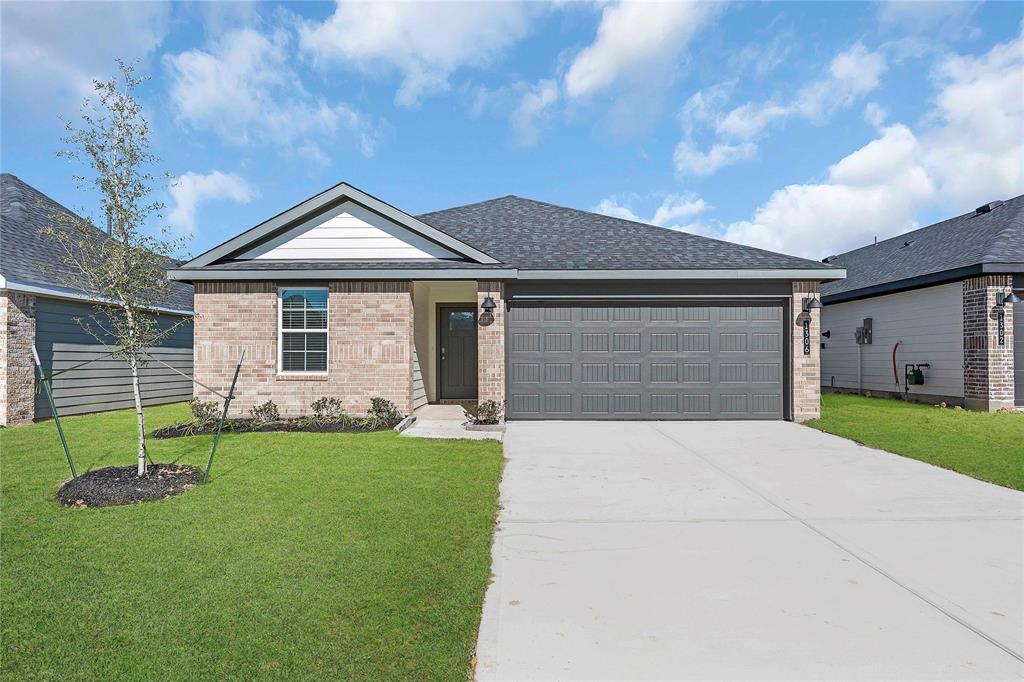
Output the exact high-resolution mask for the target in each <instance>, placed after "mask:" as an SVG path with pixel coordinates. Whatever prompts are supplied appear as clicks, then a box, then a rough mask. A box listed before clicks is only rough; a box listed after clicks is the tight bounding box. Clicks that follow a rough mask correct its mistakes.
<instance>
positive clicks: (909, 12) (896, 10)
mask: <svg viewBox="0 0 1024 682" xmlns="http://www.w3.org/2000/svg"><path fill="white" fill-rule="evenodd" d="M979 4H980V3H977V2H950V1H949V0H939V1H937V2H931V1H926V0H888V2H881V3H878V20H879V22H880V23H881V24H882V25H883V26H886V27H896V28H900V29H902V30H905V31H911V32H926V31H931V32H933V33H934V31H935V29H936V28H938V27H943V28H945V27H949V28H952V27H953V26H952V25H955V26H956V28H958V29H962V28H963V26H964V25H965V24H966V23H967V21H968V19H969V18H970V15H971V14H973V13H974V11H975V9H977V7H978V5H979ZM944 25H945V26H944ZM943 32H945V31H943Z"/></svg>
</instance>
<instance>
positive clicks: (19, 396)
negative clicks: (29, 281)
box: [0, 291, 36, 426]
mask: <svg viewBox="0 0 1024 682" xmlns="http://www.w3.org/2000/svg"><path fill="white" fill-rule="evenodd" d="M35 342H36V299H35V297H34V296H28V295H26V294H19V293H15V292H13V291H3V292H0V426H14V425H16V424H28V423H30V422H31V421H32V419H33V417H35V386H36V383H35V381H36V376H35V363H34V361H33V360H32V345H33V344H34V343H35Z"/></svg>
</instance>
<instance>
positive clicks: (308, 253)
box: [236, 201, 459, 261]
mask: <svg viewBox="0 0 1024 682" xmlns="http://www.w3.org/2000/svg"><path fill="white" fill-rule="evenodd" d="M457 258H459V255H458V254H457V253H455V252H453V251H451V250H449V249H446V248H444V247H442V246H440V245H439V244H437V243H435V242H432V241H430V240H429V239H426V238H425V237H423V236H421V235H420V234H418V233H416V232H413V231H412V230H409V229H408V228H405V227H403V226H402V225H399V224H398V223H396V222H395V221H393V220H389V219H387V218H385V217H384V216H381V215H379V214H377V213H374V212H372V211H369V210H367V209H365V208H363V207H362V206H360V205H359V204H356V203H355V202H352V201H345V202H343V203H341V204H340V205H338V206H335V207H334V208H332V209H330V210H328V211H325V212H323V213H321V214H319V215H316V216H314V217H312V218H310V219H309V220H306V221H304V222H302V223H300V224H298V225H296V226H295V227H293V228H291V229H288V230H286V231H284V232H282V233H281V234H279V235H278V236H276V237H274V238H273V239H269V240H267V241H265V242H263V243H261V244H259V245H257V246H254V247H252V248H250V249H248V250H246V251H243V252H241V253H239V254H238V255H237V256H236V259H238V260H249V259H256V260H260V259H263V260H334V261H346V260H411V259H414V260H421V259H430V260H437V259H457Z"/></svg>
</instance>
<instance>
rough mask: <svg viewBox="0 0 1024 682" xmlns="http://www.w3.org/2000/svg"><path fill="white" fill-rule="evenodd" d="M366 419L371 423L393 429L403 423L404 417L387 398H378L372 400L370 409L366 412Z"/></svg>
mask: <svg viewBox="0 0 1024 682" xmlns="http://www.w3.org/2000/svg"><path fill="white" fill-rule="evenodd" d="M366 417H367V419H368V420H370V421H371V422H376V423H378V424H380V425H382V426H388V427H391V426H394V425H395V424H397V423H398V422H400V421H402V419H403V417H404V415H403V414H402V413H401V412H399V411H398V408H397V407H395V404H394V403H393V402H391V401H390V400H388V399H387V398H381V397H376V398H371V399H370V409H369V410H367V411H366Z"/></svg>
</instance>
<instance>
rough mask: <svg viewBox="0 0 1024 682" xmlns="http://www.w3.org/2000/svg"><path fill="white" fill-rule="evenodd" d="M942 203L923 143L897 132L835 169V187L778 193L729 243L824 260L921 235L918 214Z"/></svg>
mask: <svg viewBox="0 0 1024 682" xmlns="http://www.w3.org/2000/svg"><path fill="white" fill-rule="evenodd" d="M934 197H935V188H934V186H933V184H932V182H931V180H930V178H929V177H928V173H927V171H926V170H925V168H924V166H923V165H922V163H921V150H920V145H919V143H918V140H917V138H916V137H915V136H914V134H913V133H912V132H911V131H910V129H908V128H907V127H906V126H903V125H894V126H890V127H888V128H886V129H885V130H884V131H883V133H882V136H881V137H879V138H878V139H876V140H873V141H872V142H870V143H868V144H867V145H865V146H864V147H862V148H860V149H859V150H857V151H855V152H854V153H852V154H850V155H849V156H847V157H845V158H843V159H842V160H840V161H839V162H838V163H837V164H835V165H834V166H832V167H831V168H830V169H829V174H828V180H827V182H823V183H819V184H806V185H789V186H787V187H784V188H782V189H780V190H777V191H775V192H774V193H773V194H772V195H771V197H770V198H769V199H768V201H767V202H765V203H764V204H762V205H761V206H760V207H759V208H758V209H757V211H755V213H754V216H753V218H752V219H751V220H749V221H742V222H738V223H733V224H732V225H730V226H729V227H728V229H727V230H726V232H725V235H724V238H725V239H727V240H729V241H735V242H739V243H742V244H749V245H751V246H757V247H761V248H764V249H769V250H771V251H780V252H783V253H791V254H794V255H797V256H805V257H807V258H814V259H820V258H822V257H824V256H828V255H831V254H833V253H838V252H841V251H845V250H848V249H851V248H854V247H857V246H863V245H864V244H867V243H869V242H870V241H871V239H872V238H873V237H874V236H878V238H879V239H883V238H886V237H890V236H892V235H895V234H899V233H900V232H903V231H906V230H908V229H911V228H913V227H914V226H915V223H914V218H915V216H916V215H917V211H918V209H919V208H920V207H921V206H922V205H923V204H925V203H927V202H929V201H931V200H932V199H934Z"/></svg>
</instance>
